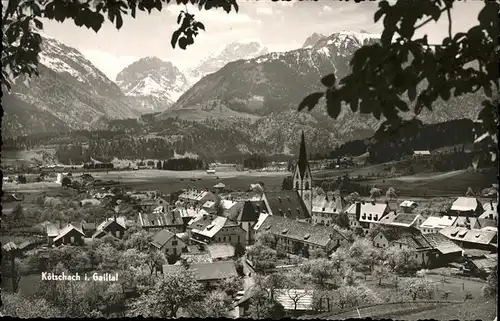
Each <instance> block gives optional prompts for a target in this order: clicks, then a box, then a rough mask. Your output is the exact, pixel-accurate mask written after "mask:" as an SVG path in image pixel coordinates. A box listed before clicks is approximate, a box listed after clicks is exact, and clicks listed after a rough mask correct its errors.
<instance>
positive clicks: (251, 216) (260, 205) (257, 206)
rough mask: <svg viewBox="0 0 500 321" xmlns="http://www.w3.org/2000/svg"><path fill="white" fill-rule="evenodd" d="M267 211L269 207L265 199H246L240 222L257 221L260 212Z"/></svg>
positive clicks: (239, 217) (240, 213)
mask: <svg viewBox="0 0 500 321" xmlns="http://www.w3.org/2000/svg"><path fill="white" fill-rule="evenodd" d="M265 212H267V207H266V203H264V201H246V202H245V203H244V204H243V209H242V210H241V211H240V212H239V216H238V219H237V220H238V221H239V222H257V221H258V219H259V215H260V213H265Z"/></svg>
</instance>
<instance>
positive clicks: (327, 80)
mask: <svg viewBox="0 0 500 321" xmlns="http://www.w3.org/2000/svg"><path fill="white" fill-rule="evenodd" d="M321 83H322V84H323V86H325V87H328V88H332V87H333V86H335V74H329V75H326V76H324V77H323V78H321Z"/></svg>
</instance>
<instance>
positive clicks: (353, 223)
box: [345, 201, 390, 235]
mask: <svg viewBox="0 0 500 321" xmlns="http://www.w3.org/2000/svg"><path fill="white" fill-rule="evenodd" d="M389 210H390V208H389V204H388V203H387V202H386V203H376V202H375V201H371V202H364V201H361V202H356V203H354V204H352V205H351V206H349V207H348V208H347V210H346V211H345V212H346V213H347V216H348V218H349V226H350V227H351V229H355V228H356V227H361V228H362V229H363V233H364V234H365V235H366V234H368V231H369V230H370V229H372V228H373V227H374V226H375V225H376V224H378V223H379V220H380V219H381V218H382V217H384V215H386V214H387V213H389Z"/></svg>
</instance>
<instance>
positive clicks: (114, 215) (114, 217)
mask: <svg viewBox="0 0 500 321" xmlns="http://www.w3.org/2000/svg"><path fill="white" fill-rule="evenodd" d="M113 219H114V220H115V222H116V214H113Z"/></svg>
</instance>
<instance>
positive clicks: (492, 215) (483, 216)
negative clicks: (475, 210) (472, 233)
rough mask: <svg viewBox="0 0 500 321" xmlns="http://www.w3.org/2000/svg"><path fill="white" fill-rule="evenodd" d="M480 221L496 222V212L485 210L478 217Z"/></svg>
mask: <svg viewBox="0 0 500 321" xmlns="http://www.w3.org/2000/svg"><path fill="white" fill-rule="evenodd" d="M479 218H480V219H490V220H498V212H497V211H496V210H494V211H492V210H486V211H484V212H483V214H481V215H479Z"/></svg>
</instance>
